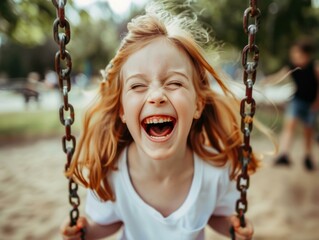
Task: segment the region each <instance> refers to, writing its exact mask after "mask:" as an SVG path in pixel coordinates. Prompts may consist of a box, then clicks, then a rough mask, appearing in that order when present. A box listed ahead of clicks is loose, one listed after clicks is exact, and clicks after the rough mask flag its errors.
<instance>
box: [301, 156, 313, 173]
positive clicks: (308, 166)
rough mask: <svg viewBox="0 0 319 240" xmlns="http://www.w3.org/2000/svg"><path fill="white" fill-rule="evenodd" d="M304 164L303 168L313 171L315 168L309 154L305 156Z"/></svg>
mask: <svg viewBox="0 0 319 240" xmlns="http://www.w3.org/2000/svg"><path fill="white" fill-rule="evenodd" d="M304 165H305V168H306V169H307V170H308V171H313V170H315V166H314V165H313V162H312V160H311V158H310V157H309V156H307V157H306V158H305V161H304Z"/></svg>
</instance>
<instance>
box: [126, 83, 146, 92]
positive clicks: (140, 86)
mask: <svg viewBox="0 0 319 240" xmlns="http://www.w3.org/2000/svg"><path fill="white" fill-rule="evenodd" d="M146 88H147V86H146V85H145V84H141V83H136V84H132V86H130V89H131V90H134V91H136V92H141V91H144V90H145V89H146Z"/></svg>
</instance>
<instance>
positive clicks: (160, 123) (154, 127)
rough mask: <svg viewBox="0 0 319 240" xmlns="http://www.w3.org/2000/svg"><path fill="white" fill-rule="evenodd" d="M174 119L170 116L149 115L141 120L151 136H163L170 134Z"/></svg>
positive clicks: (158, 137) (174, 122) (159, 137)
mask: <svg viewBox="0 0 319 240" xmlns="http://www.w3.org/2000/svg"><path fill="white" fill-rule="evenodd" d="M175 124H176V119H175V118H173V117H171V116H151V117H147V118H145V119H144V120H143V121H142V126H143V128H144V130H145V132H146V133H147V134H148V135H149V136H150V137H152V138H157V139H161V138H165V137H167V136H168V135H170V134H171V132H172V131H173V129H174V127H175Z"/></svg>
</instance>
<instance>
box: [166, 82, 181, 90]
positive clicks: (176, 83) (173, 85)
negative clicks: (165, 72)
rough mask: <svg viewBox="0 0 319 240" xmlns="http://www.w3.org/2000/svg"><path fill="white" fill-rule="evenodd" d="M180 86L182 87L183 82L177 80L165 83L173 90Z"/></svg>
mask: <svg viewBox="0 0 319 240" xmlns="http://www.w3.org/2000/svg"><path fill="white" fill-rule="evenodd" d="M180 87H183V83H181V82H179V81H171V82H168V83H166V88H167V89H168V90H175V89H178V88H180Z"/></svg>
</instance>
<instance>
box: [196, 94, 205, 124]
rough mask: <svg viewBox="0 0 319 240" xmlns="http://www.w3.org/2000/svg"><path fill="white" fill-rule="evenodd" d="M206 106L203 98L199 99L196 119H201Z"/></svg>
mask: <svg viewBox="0 0 319 240" xmlns="http://www.w3.org/2000/svg"><path fill="white" fill-rule="evenodd" d="M204 106H205V101H204V99H202V98H198V99H197V102H196V110H195V112H194V119H199V118H200V117H201V115H202V112H203V109H204Z"/></svg>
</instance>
